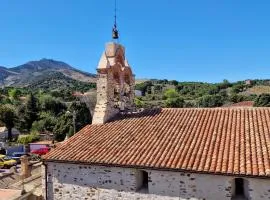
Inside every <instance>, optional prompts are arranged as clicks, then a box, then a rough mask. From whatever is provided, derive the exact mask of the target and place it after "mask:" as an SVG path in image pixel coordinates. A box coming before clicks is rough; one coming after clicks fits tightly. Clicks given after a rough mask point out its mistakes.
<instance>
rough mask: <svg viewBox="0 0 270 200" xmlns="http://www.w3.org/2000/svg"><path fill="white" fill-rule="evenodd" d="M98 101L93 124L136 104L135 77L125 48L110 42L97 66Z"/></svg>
mask: <svg viewBox="0 0 270 200" xmlns="http://www.w3.org/2000/svg"><path fill="white" fill-rule="evenodd" d="M97 76H98V78H97V102H96V107H95V111H94V115H93V122H92V123H93V124H103V123H105V122H106V121H108V120H109V119H110V118H112V117H113V116H115V114H117V113H118V112H119V109H120V110H126V109H131V108H132V106H133V104H134V102H133V101H134V93H135V92H134V89H135V77H134V75H133V74H132V70H131V68H130V66H129V64H128V62H127V59H126V57H125V48H124V47H123V46H122V45H120V44H116V43H108V44H107V45H106V49H105V52H104V53H103V54H102V56H101V59H100V61H99V64H98V68H97Z"/></svg>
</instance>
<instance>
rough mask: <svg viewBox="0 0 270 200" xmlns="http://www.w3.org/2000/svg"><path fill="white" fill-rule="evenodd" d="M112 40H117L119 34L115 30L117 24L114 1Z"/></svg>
mask: <svg viewBox="0 0 270 200" xmlns="http://www.w3.org/2000/svg"><path fill="white" fill-rule="evenodd" d="M112 38H113V39H118V38H119V33H118V30H117V23H116V0H114V25H113V29H112Z"/></svg>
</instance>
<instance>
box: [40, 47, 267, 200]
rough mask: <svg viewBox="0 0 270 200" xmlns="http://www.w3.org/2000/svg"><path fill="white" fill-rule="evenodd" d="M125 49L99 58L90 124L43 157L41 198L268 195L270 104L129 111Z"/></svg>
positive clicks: (160, 199)
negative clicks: (263, 106)
mask: <svg viewBox="0 0 270 200" xmlns="http://www.w3.org/2000/svg"><path fill="white" fill-rule="evenodd" d="M124 52H125V51H124V48H123V47H122V46H121V45H119V44H115V43H110V44H108V45H107V47H106V50H105V52H104V53H103V55H102V57H101V60H100V63H99V65H98V82H97V84H98V85H97V104H96V108H95V113H94V117H93V124H91V125H87V126H86V127H84V128H83V129H82V130H80V131H79V132H78V133H76V134H75V135H74V136H73V137H71V138H69V139H68V140H66V141H64V142H63V143H62V144H61V145H59V146H57V147H56V148H55V149H53V150H52V151H51V152H49V153H48V154H47V155H46V156H45V157H44V165H43V194H44V197H45V199H48V200H55V199H85V200H87V199H89V200H90V199H100V200H101V199H104V200H105V199H106V200H108V199H138V200H139V199H145V200H146V199H156V200H167V199H168V200H169V199H173V200H176V199H177V200H179V199H194V200H195V199H196V200H199V199H200V200H203V199H204V200H217V199H218V200H229V199H248V200H264V199H270V132H269V130H270V117H269V116H270V108H252V107H251V108H250V107H245V108H239V107H232V108H183V109H175V108H172V109H169V108H163V109H161V108H160V109H150V110H144V111H140V112H139V111H136V110H133V98H134V76H133V74H132V71H131V68H130V66H129V65H128V64H127V60H126V58H125V53H124Z"/></svg>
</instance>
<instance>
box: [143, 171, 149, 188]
mask: <svg viewBox="0 0 270 200" xmlns="http://www.w3.org/2000/svg"><path fill="white" fill-rule="evenodd" d="M142 173H143V184H142V187H143V188H145V189H147V190H148V173H147V172H146V171H142Z"/></svg>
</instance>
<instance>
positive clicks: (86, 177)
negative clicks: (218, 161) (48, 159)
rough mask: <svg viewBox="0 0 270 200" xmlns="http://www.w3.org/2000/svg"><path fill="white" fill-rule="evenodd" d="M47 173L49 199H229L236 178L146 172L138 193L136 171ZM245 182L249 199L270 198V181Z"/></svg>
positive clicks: (52, 167) (54, 169)
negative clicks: (146, 179)
mask: <svg viewBox="0 0 270 200" xmlns="http://www.w3.org/2000/svg"><path fill="white" fill-rule="evenodd" d="M47 171H48V174H47V180H48V181H47V187H48V188H47V191H48V199H49V200H51V199H76V198H78V199H85V200H86V199H100V200H102V199H104V200H105V199H106V200H107V199H114V198H116V197H117V198H119V199H156V200H162V199H164V200H165V199H173V200H174V199H175V200H176V199H178V200H179V197H181V199H207V200H217V199H218V200H226V199H228V200H229V199H231V198H232V196H233V194H234V177H231V176H218V175H206V174H194V173H181V172H169V171H157V170H145V171H147V172H148V181H149V183H148V193H147V191H145V190H144V191H141V190H139V189H140V186H141V185H142V173H141V171H140V170H136V169H128V168H113V167H101V166H88V165H77V164H63V163H48V167H47ZM44 178H45V177H44ZM246 181H247V185H246V186H245V187H247V188H246V191H247V192H248V198H249V199H254V200H263V199H268V198H270V179H254V178H249V179H246ZM44 184H45V181H43V186H44ZM138 190H139V191H138ZM135 191H138V192H135ZM145 192H146V193H145ZM120 197H121V198H120Z"/></svg>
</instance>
